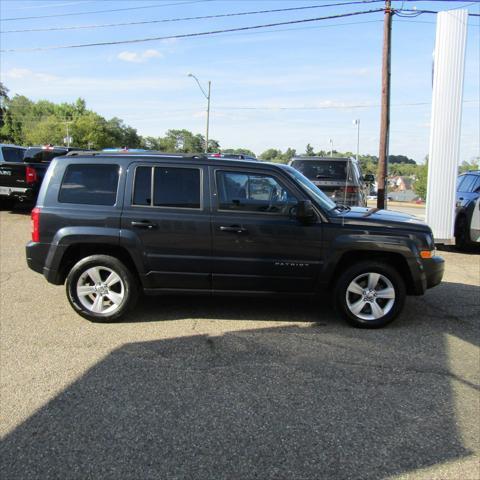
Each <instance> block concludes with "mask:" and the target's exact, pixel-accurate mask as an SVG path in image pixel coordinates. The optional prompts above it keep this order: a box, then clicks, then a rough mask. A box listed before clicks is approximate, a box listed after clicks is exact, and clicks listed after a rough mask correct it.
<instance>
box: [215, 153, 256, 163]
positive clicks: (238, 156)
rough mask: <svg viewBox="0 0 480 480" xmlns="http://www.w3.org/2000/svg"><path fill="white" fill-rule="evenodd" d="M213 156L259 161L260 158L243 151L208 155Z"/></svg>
mask: <svg viewBox="0 0 480 480" xmlns="http://www.w3.org/2000/svg"><path fill="white" fill-rule="evenodd" d="M208 156H209V157H211V158H227V159H230V160H250V161H252V160H253V161H254V162H255V161H258V158H255V157H252V156H251V155H244V154H243V153H211V154H209V155H208Z"/></svg>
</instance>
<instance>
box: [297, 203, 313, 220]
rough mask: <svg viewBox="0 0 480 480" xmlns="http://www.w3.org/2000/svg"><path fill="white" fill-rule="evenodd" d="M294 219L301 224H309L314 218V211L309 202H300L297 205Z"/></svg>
mask: <svg viewBox="0 0 480 480" xmlns="http://www.w3.org/2000/svg"><path fill="white" fill-rule="evenodd" d="M295 217H296V218H297V220H300V221H302V222H309V221H312V220H313V219H314V218H315V211H314V210H313V205H312V202H311V201H310V200H300V201H299V202H298V204H297V211H296V215H295Z"/></svg>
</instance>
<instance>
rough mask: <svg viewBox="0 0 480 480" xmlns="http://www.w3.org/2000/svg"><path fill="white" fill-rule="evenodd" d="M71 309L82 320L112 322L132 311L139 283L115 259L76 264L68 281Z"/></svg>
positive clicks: (87, 259)
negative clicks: (82, 318)
mask: <svg viewBox="0 0 480 480" xmlns="http://www.w3.org/2000/svg"><path fill="white" fill-rule="evenodd" d="M66 287H67V296H68V300H69V302H70V305H72V307H73V308H74V309H75V311H76V312H77V313H79V314H80V315H81V316H82V317H84V318H87V319H88V320H92V321H95V322H112V321H115V320H117V319H119V318H120V317H121V316H122V315H123V314H125V313H126V312H127V311H128V310H130V309H131V308H133V306H134V305H135V303H136V300H137V297H138V288H137V282H136V280H135V278H134V276H133V275H132V273H131V272H130V271H129V270H128V269H127V267H125V265H124V264H123V263H122V262H121V261H120V260H118V259H117V258H115V257H111V256H108V255H91V256H89V257H85V258H83V259H82V260H80V261H79V262H77V263H76V264H75V265H74V267H73V268H72V269H71V270H70V273H69V274H68V276H67V280H66Z"/></svg>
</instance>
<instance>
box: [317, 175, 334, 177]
mask: <svg viewBox="0 0 480 480" xmlns="http://www.w3.org/2000/svg"><path fill="white" fill-rule="evenodd" d="M316 178H335V177H334V176H333V175H317V177H316Z"/></svg>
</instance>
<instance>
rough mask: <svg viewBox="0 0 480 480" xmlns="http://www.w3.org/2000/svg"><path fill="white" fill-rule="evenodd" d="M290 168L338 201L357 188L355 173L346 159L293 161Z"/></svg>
mask: <svg viewBox="0 0 480 480" xmlns="http://www.w3.org/2000/svg"><path fill="white" fill-rule="evenodd" d="M291 165H292V167H293V168H295V169H296V170H298V171H299V172H301V173H302V174H303V175H304V176H305V177H307V178H308V179H309V180H310V181H311V182H312V183H314V184H315V185H316V186H317V187H318V188H320V190H322V192H323V193H325V194H326V195H328V196H329V197H331V198H333V199H335V200H336V201H340V197H342V196H343V195H344V193H345V192H347V194H351V193H353V190H354V189H356V187H358V182H357V181H356V178H355V172H354V171H353V169H352V168H350V164H349V162H348V160H347V159H331V160H330V159H321V160H320V159H319V160H301V159H300V160H293V162H292V164H291Z"/></svg>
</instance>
